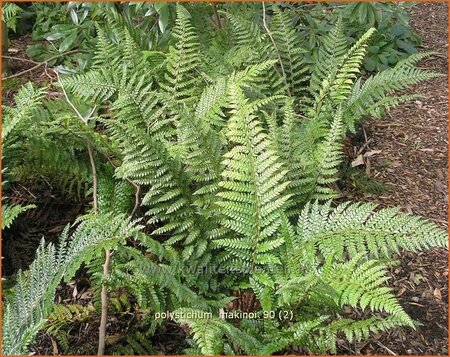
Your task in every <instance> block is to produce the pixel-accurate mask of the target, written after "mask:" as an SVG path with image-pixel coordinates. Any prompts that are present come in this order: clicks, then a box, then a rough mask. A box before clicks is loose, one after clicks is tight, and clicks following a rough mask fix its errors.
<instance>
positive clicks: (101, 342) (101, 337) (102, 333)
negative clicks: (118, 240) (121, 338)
mask: <svg viewBox="0 0 450 357" xmlns="http://www.w3.org/2000/svg"><path fill="white" fill-rule="evenodd" d="M110 261H111V252H110V250H109V249H106V250H105V263H104V264H103V276H104V277H106V276H107V275H108V273H109V265H110ZM101 304H102V309H101V317H100V326H99V328H98V350H97V355H98V356H103V355H104V354H105V341H106V320H107V319H108V290H107V289H106V284H105V283H103V285H102V292H101Z"/></svg>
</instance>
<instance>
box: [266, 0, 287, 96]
mask: <svg viewBox="0 0 450 357" xmlns="http://www.w3.org/2000/svg"><path fill="white" fill-rule="evenodd" d="M262 6H263V25H264V29H265V30H266V32H267V34H268V35H269V38H270V42H272V44H273V47H274V48H275V51H276V53H277V57H278V62H280V67H281V72H282V77H283V82H284V85H285V86H286V91H287V93H288V95H289V97H292V95H291V90H290V89H289V85H288V82H287V80H286V72H285V71H284V65H283V61H282V60H281V56H280V51H279V50H278V47H277V44H276V43H275V40H274V39H273V36H272V33H271V32H270V30H269V26H267V19H266V4H265V3H264V1H263V2H262Z"/></svg>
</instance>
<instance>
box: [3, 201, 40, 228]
mask: <svg viewBox="0 0 450 357" xmlns="http://www.w3.org/2000/svg"><path fill="white" fill-rule="evenodd" d="M32 208H36V206H35V205H26V206H21V205H15V204H13V205H10V204H6V203H2V230H3V229H5V228H9V227H10V226H11V224H12V222H13V221H14V220H15V219H16V218H17V217H18V216H19V215H20V214H21V213H23V212H25V211H28V210H29V209H32Z"/></svg>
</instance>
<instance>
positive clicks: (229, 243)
mask: <svg viewBox="0 0 450 357" xmlns="http://www.w3.org/2000/svg"><path fill="white" fill-rule="evenodd" d="M231 90H232V92H231V98H232V99H231V102H232V106H233V108H234V109H233V110H232V113H233V116H232V117H231V118H230V120H229V123H228V131H227V138H228V141H229V143H230V144H232V145H233V147H232V148H231V150H230V151H229V152H228V153H227V154H225V156H224V157H225V160H224V161H223V164H224V166H225V169H224V170H223V172H222V177H223V179H222V181H221V183H220V186H221V187H222V191H221V192H220V193H219V194H218V195H219V197H220V198H221V201H219V202H218V205H219V206H220V207H221V210H222V212H223V214H224V216H225V217H226V219H224V221H223V225H224V226H225V227H227V228H228V229H231V230H233V231H234V232H236V233H238V235H239V236H241V237H239V238H226V239H221V240H217V241H216V243H217V244H218V245H219V246H221V247H226V248H228V252H227V254H228V255H229V256H230V257H233V256H234V257H236V258H238V259H240V260H242V263H243V265H244V266H245V265H247V266H251V267H255V266H256V265H257V264H268V263H271V262H272V263H273V262H276V261H277V259H276V258H275V257H274V256H273V255H272V254H271V252H270V251H272V250H273V249H268V251H267V252H262V251H258V245H261V244H263V243H264V242H270V241H273V240H274V238H273V236H274V235H275V234H276V232H277V230H278V227H279V225H280V223H281V212H282V210H283V208H284V206H285V205H286V202H287V200H288V199H289V196H288V195H286V194H284V190H285V189H286V186H287V185H288V182H284V181H283V179H284V177H285V176H286V173H287V171H286V170H284V169H283V168H282V164H281V163H280V162H279V161H278V158H277V157H276V156H275V155H273V153H272V152H271V150H270V144H269V143H268V138H267V135H266V134H265V133H264V131H263V129H262V127H261V124H260V123H259V121H258V119H257V117H256V116H255V115H254V114H253V112H252V110H251V108H252V103H248V101H247V100H246V99H245V98H244V96H243V93H242V91H241V90H240V89H239V88H236V87H234V88H232V89H231Z"/></svg>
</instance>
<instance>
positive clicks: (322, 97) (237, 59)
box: [3, 4, 447, 355]
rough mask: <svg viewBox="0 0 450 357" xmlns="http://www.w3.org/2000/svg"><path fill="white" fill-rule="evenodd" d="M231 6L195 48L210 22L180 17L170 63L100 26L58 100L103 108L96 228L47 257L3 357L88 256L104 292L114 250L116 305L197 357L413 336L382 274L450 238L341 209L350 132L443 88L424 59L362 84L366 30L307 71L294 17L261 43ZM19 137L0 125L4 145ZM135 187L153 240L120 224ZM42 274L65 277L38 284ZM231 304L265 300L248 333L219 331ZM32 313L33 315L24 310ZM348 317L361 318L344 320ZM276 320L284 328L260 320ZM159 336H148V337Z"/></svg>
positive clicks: (322, 349) (264, 34) (242, 327)
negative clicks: (432, 87)
mask: <svg viewBox="0 0 450 357" xmlns="http://www.w3.org/2000/svg"><path fill="white" fill-rule="evenodd" d="M239 6H241V5H237V4H232V5H230V6H229V7H228V12H226V11H221V12H220V16H221V19H222V20H223V21H224V23H223V28H222V29H221V30H220V31H216V30H213V29H211V31H207V32H205V33H202V34H201V36H200V35H197V31H198V30H196V27H197V26H198V24H197V23H194V20H196V21H198V19H199V18H201V14H203V13H201V14H196V16H190V12H191V13H193V14H194V13H195V11H196V7H195V6H194V5H186V7H183V6H182V5H177V12H176V13H177V20H176V23H175V28H174V30H173V36H172V40H171V42H170V45H169V48H168V50H165V49H155V50H154V51H145V54H144V53H143V52H142V51H141V49H140V48H139V45H138V44H137V43H135V42H134V40H133V36H131V35H130V34H129V33H128V31H127V29H126V28H123V27H121V26H120V23H117V24H116V23H109V24H108V26H103V25H102V24H98V45H97V52H96V54H95V56H94V66H93V67H92V68H91V69H90V70H89V71H88V72H87V73H84V74H78V75H70V76H65V77H64V78H63V81H62V85H63V86H64V88H65V89H66V90H67V91H68V92H69V93H70V95H71V96H73V98H74V99H76V100H78V101H79V102H80V103H82V104H83V103H84V104H83V105H85V106H87V107H91V108H94V109H95V108H100V109H99V110H98V112H96V113H97V114H96V117H95V119H94V121H95V122H96V123H97V124H98V127H101V128H102V130H101V131H100V130H99V129H98V128H97V129H96V130H94V129H95V128H92V130H91V129H86V130H85V131H84V132H83V135H85V136H88V137H90V138H91V139H96V140H95V141H94V143H96V145H95V150H96V157H97V159H98V160H100V162H101V165H102V167H103V168H102V170H101V175H102V177H101V179H100V180H99V185H100V187H99V196H100V198H99V203H100V205H99V208H100V214H99V215H95V214H94V215H89V216H88V217H86V218H85V219H83V221H82V223H80V226H79V227H78V228H77V230H75V232H74V233H73V240H72V242H70V243H69V249H68V250H67V249H66V248H64V249H63V248H60V250H61V249H63V250H64V252H60V253H58V254H59V255H61V256H64V258H58V259H57V260H56V263H55V261H54V260H55V259H56V258H55V256H56V255H57V256H59V255H58V254H57V253H56V251H55V248H54V247H53V246H52V245H48V246H45V245H42V246H41V248H40V249H39V251H38V253H37V258H36V262H35V263H34V265H32V266H31V267H30V271H29V272H28V273H27V274H24V273H20V274H19V278H18V285H17V287H16V290H15V292H14V293H13V295H14V298H13V299H12V300H8V301H7V302H6V306H5V313H4V329H3V331H4V332H3V338H4V343H3V352H4V353H5V354H14V353H25V352H26V348H27V346H28V345H29V343H30V342H31V341H32V339H33V336H34V335H35V334H36V332H37V331H38V330H39V328H41V326H42V321H43V320H44V319H45V318H46V317H47V316H48V314H49V312H50V310H51V309H50V308H49V306H48V305H47V304H48V302H49V301H51V299H52V297H53V295H52V294H53V291H54V287H55V284H57V283H58V281H59V280H60V279H61V278H62V277H67V275H68V274H67V273H66V269H67V266H70V267H72V269H71V273H73V269H75V266H76V265H74V263H73V262H72V259H75V260H76V262H77V264H78V265H77V266H79V264H80V262H81V260H80V259H81V258H80V256H79V252H81V251H84V250H80V249H86V250H89V256H88V258H89V259H88V258H87V257H85V258H84V260H89V261H91V262H90V263H89V264H88V268H89V271H91V272H94V275H93V278H92V280H93V282H95V281H96V276H98V274H96V273H95V272H96V271H97V272H98V271H99V269H100V264H101V261H100V260H99V259H97V258H96V257H97V256H98V255H99V254H100V253H101V248H104V246H105V245H111V246H112V247H114V254H113V256H112V257H113V258H112V266H111V272H110V275H109V277H108V287H109V289H111V290H114V289H118V288H125V289H126V290H127V291H128V292H129V293H130V294H132V295H133V296H134V297H135V299H136V301H137V303H138V305H139V306H140V307H142V308H143V309H145V311H146V312H147V314H148V316H154V314H155V313H157V312H158V313H160V312H164V311H167V310H170V311H172V312H173V314H172V316H173V319H174V320H175V321H176V322H177V323H179V324H181V325H182V326H184V327H186V328H187V329H188V331H189V333H188V334H187V335H186V338H187V339H188V340H189V342H190V343H191V348H190V349H189V350H187V351H186V352H187V353H189V354H207V355H212V354H236V353H237V354H256V355H263V354H264V355H265V354H273V353H283V351H288V350H290V348H292V347H293V346H295V347H297V348H302V349H303V350H304V351H307V352H310V353H322V354H323V353H329V352H336V345H337V341H338V339H340V338H342V337H345V338H346V339H347V340H349V341H359V340H362V339H367V338H368V337H369V336H370V335H371V334H374V333H377V332H379V331H385V330H388V329H391V328H395V327H398V326H406V327H412V328H414V327H415V326H416V324H417V322H416V321H414V320H412V319H411V318H410V317H409V316H408V315H407V314H406V313H405V311H404V310H403V308H402V307H401V306H400V304H399V303H398V301H397V300H396V298H395V296H394V294H393V292H392V289H391V288H390V287H389V286H388V285H387V281H388V278H389V274H388V270H387V268H388V266H387V262H388V261H389V260H388V259H389V258H390V257H391V256H392V253H397V252H399V251H401V250H409V251H418V250H424V249H428V248H431V247H446V246H447V235H446V234H445V232H444V231H442V230H441V229H440V228H439V227H438V226H436V225H435V224H433V223H430V222H428V221H426V220H424V219H422V218H418V217H414V216H410V215H406V214H403V213H401V212H400V211H399V210H397V209H389V208H384V209H379V208H377V207H376V205H373V204H360V203H350V202H347V203H340V204H337V203H335V202H333V201H332V199H333V198H334V197H335V196H336V192H335V183H336V181H337V180H338V178H339V177H338V176H339V169H340V164H341V162H342V160H343V153H342V140H343V138H344V136H345V135H346V133H347V131H348V130H354V128H355V125H357V123H358V122H359V121H360V120H362V119H364V117H366V116H370V115H371V116H379V115H381V113H382V112H383V111H384V110H386V109H389V108H391V107H392V106H395V105H397V104H399V103H401V102H403V101H405V100H410V99H411V98H413V96H404V95H400V96H396V95H393V92H394V91H396V90H400V89H403V88H406V87H407V86H409V85H411V84H414V83H418V82H420V81H423V80H427V79H430V78H433V77H436V76H437V74H435V73H432V72H429V71H426V70H421V69H417V68H416V67H415V64H416V63H417V62H418V61H419V60H420V59H421V58H423V57H424V56H427V54H419V55H414V56H411V57H410V58H408V59H406V60H404V61H402V62H399V63H398V64H397V65H396V66H395V67H394V68H391V69H388V70H385V71H383V72H379V73H377V74H375V75H373V76H370V77H368V78H364V79H363V78H362V77H361V74H360V68H361V63H362V59H363V58H364V55H365V53H366V48H367V46H368V44H369V43H370V38H371V36H372V34H373V32H374V30H373V29H370V30H369V31H368V32H367V33H366V34H364V35H363V36H362V37H361V38H360V39H359V40H358V41H356V42H355V43H354V44H352V45H350V44H349V43H348V42H347V40H346V37H345V23H344V21H343V20H342V19H341V20H339V22H338V23H337V24H336V26H335V28H334V29H333V30H332V31H330V33H329V35H328V36H327V37H326V38H325V39H324V41H323V46H321V47H320V48H319V53H318V58H317V61H316V62H315V63H312V64H311V63H308V62H307V61H306V59H305V56H304V52H305V50H303V47H304V46H303V43H302V42H301V40H300V39H301V38H302V36H299V31H302V29H298V28H296V27H295V25H294V22H293V20H292V19H291V17H290V15H291V14H290V12H289V11H288V10H286V9H285V10H281V9H279V8H277V7H276V6H274V7H273V9H272V10H273V16H272V18H271V21H269V22H268V24H267V26H263V24H262V23H261V21H260V19H259V18H258V17H255V16H248V15H249V14H248V13H247V12H245V11H242V13H241V12H240V11H239V9H241V8H240V7H239ZM242 8H245V6H244V5H242ZM207 23H209V22H208V21H206V20H205V22H204V23H203V24H207ZM109 31H112V33H114V36H112V35H111V33H109ZM268 31H269V32H268ZM271 36H272V37H273V39H274V42H272V41H271V40H270V37H271ZM274 43H275V45H276V46H274ZM280 61H281V63H280ZM281 67H282V68H283V71H281V70H280V69H281ZM34 97H36V98H37V99H36V100H38V99H39V98H40V96H39V95H36V96H33V97H31V98H34ZM19 99H20V98H19ZM36 105H39V103H37V104H36ZM21 106H22V104H21V102H20V101H19V100H18V103H17V108H16V109H11V110H17V111H21V110H22V111H23V110H24V109H23V108H22V109H21ZM51 107H52V105H46V108H51ZM8 110H9V109H8ZM71 115H72V116H73V113H72V114H67V116H66V119H67V118H69V119H67V120H71V119H70V118H71ZM16 118H19V119H20V117H19V116H16ZM72 119H73V118H72ZM52 120H53V122H54V123H56V124H58V123H59V124H60V123H61V117H60V116H55V117H53V119H52ZM16 121H17V119H16ZM13 130H14V127H13V125H12V124H9V125H5V126H4V135H9V131H13ZM102 158H103V159H102ZM11 169H13V168H11ZM89 180H90V179H89ZM89 180H88V182H90V181H89ZM133 187H139V188H140V189H141V191H139V192H141V193H142V196H140V195H139V194H137V193H139V192H136V195H135V197H136V199H137V200H138V201H137V203H138V204H139V206H140V207H139V209H137V210H136V209H134V210H133V213H134V214H136V215H142V216H143V217H142V218H143V219H142V223H143V224H145V225H146V226H145V230H140V228H142V227H140V226H138V227H137V226H135V225H134V224H132V223H129V220H124V218H123V217H124V215H130V213H131V207H132V202H130V200H132V197H133ZM120 214H122V215H120ZM83 227H84V228H83ZM117 232H119V233H120V234H118V233H117ZM144 232H145V233H144ZM67 234H68V231H65V233H64V234H63V240H64V239H66V237H67ZM89 237H95V239H94V240H89ZM125 238H127V239H125ZM80 242H82V245H81V248H80V249H75V250H74V249H71V248H70V247H71V246H72V245H75V246H78V245H79V243H80ZM65 244H66V243H62V247H65V246H66V245H65ZM80 244H81V243H80ZM55 254H56V255H55ZM96 254H97V255H96ZM55 264H56V265H55ZM47 266H49V267H50V268H51V269H50V271H52V272H55V273H58V274H59V275H58V274H57V275H56V277H55V278H53V277H48V279H47V280H45V281H44V282H43V283H38V280H37V278H38V277H39V276H40V275H43V276H44V275H45V276H47V275H46V274H47V273H46V272H44V271H43V269H47V268H46V267H47ZM44 273H45V274H44ZM69 275H70V274H69ZM97 280H99V279H97ZM99 284H101V282H100V281H99V282H98V283H97V286H99ZM237 291H245V292H246V294H250V295H251V296H253V297H255V299H256V300H257V303H255V304H253V305H252V306H253V307H254V310H255V311H251V312H252V313H254V315H253V318H249V317H239V318H236V319H232V320H227V319H226V318H223V316H224V315H223V314H224V312H227V311H228V312H230V311H232V310H233V309H234V308H233V306H239V304H237V305H235V304H233V303H232V301H233V300H235V299H236V296H235V295H236V292H237ZM19 292H20V294H19ZM31 292H33V293H31ZM30 299H37V303H36V304H34V305H33V304H32V308H31V309H30V308H27V309H26V310H23V309H24V306H25V305H26V304H28V302H30V301H29V300H30ZM33 301H34V300H33ZM44 302H45V304H44ZM31 303H33V302H32V301H31ZM24 304H25V305H24ZM30 306H31V305H30ZM349 308H350V309H353V311H356V312H358V313H361V315H362V316H364V317H363V318H361V319H355V318H354V315H352V317H351V318H350V317H347V316H346V315H345V313H344V311H347V309H349ZM282 311H290V312H291V313H292V315H291V317H290V318H289V320H285V319H280V318H265V317H266V316H270V315H267V314H268V313H270V312H276V313H277V315H276V316H279V315H278V313H279V312H282ZM199 316H202V317H199ZM163 324H165V321H164V320H162V319H156V320H152V322H151V323H149V324H148V325H147V329H148V331H147V332H148V333H151V332H152V331H153V332H154V331H155V329H156V326H159V325H163ZM149 331H150V332H149ZM139 333H141V332H139Z"/></svg>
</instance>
